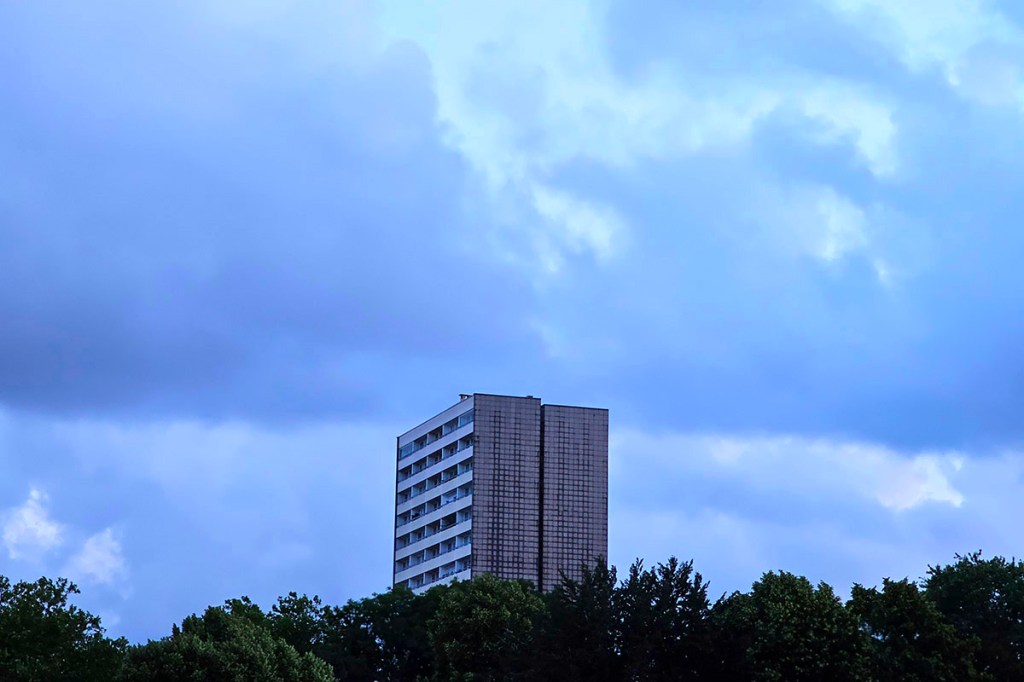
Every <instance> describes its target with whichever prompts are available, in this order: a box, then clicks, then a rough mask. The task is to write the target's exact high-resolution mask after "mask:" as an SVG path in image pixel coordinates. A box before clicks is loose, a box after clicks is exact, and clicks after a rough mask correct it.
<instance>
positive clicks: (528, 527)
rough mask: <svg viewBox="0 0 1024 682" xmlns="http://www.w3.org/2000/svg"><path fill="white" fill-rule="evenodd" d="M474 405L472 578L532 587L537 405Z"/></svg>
mask: <svg viewBox="0 0 1024 682" xmlns="http://www.w3.org/2000/svg"><path fill="white" fill-rule="evenodd" d="M473 400H474V406H475V407H474V409H475V426H474V443H473V457H474V461H475V465H474V466H475V468H474V471H473V575H480V574H482V573H490V574H492V575H495V576H497V577H499V578H504V579H511V580H514V579H525V580H530V581H532V582H534V583H535V584H536V583H537V582H538V566H539V561H540V532H539V529H540V421H541V419H540V411H541V404H540V400H539V399H537V398H516V397H510V396H495V395H487V394H482V393H477V394H475V395H474V396H473Z"/></svg>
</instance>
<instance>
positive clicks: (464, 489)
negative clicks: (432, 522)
mask: <svg viewBox="0 0 1024 682" xmlns="http://www.w3.org/2000/svg"><path fill="white" fill-rule="evenodd" d="M472 494H473V481H469V482H468V483H463V484H462V485H460V486H459V487H458V488H455V489H454V490H449V491H448V492H446V493H443V494H441V495H438V496H437V497H435V498H433V499H431V500H427V501H426V502H424V503H423V504H420V505H417V506H415V507H413V508H412V509H410V510H409V511H405V512H402V513H401V514H399V515H398V520H397V523H396V525H398V526H404V525H405V524H407V523H409V522H410V521H415V520H416V519H418V518H419V517H421V516H426V515H427V514H430V513H432V512H435V511H437V510H438V509H440V508H441V507H443V506H445V505H447V504H451V503H452V502H458V501H459V500H461V499H462V498H464V497H469V496H470V495H472Z"/></svg>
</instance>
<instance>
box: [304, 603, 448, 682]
mask: <svg viewBox="0 0 1024 682" xmlns="http://www.w3.org/2000/svg"><path fill="white" fill-rule="evenodd" d="M437 598H438V592H437V590H436V589H435V590H430V591H428V592H427V593H426V594H424V595H419V596H417V595H416V594H414V593H413V592H412V590H410V589H409V588H407V587H401V586H400V587H395V588H394V589H391V590H389V591H387V592H384V593H382V594H375V595H373V596H372V597H369V598H366V599H360V600H358V601H349V602H348V603H347V604H345V605H344V606H342V607H325V608H324V609H323V611H322V615H321V619H320V625H319V629H320V633H321V634H320V637H321V641H320V643H319V644H318V645H317V646H315V647H314V649H313V650H314V651H315V652H316V653H317V655H318V656H320V657H321V658H323V659H324V660H325V661H327V662H328V663H330V664H331V665H332V666H333V667H334V674H335V677H337V679H339V680H360V681H363V680H365V681H367V682H369V681H371V680H382V681H388V682H404V681H408V682H412V681H414V680H417V679H420V678H426V677H428V676H429V675H430V674H431V672H432V671H433V667H434V666H433V650H432V646H431V643H430V638H429V635H428V632H427V623H428V621H429V620H430V618H431V617H432V616H433V614H434V610H435V608H436V603H437Z"/></svg>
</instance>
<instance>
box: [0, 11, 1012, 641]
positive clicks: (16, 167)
mask: <svg viewBox="0 0 1024 682" xmlns="http://www.w3.org/2000/svg"><path fill="white" fill-rule="evenodd" d="M1022 26H1024V14H1022V13H1021V12H1020V10H1019V9H1018V8H1017V7H1016V6H1015V5H1013V4H1012V3H1009V2H1002V3H999V2H980V1H979V2H952V1H949V2H901V3H884V2H876V1H874V0H785V1H780V2H777V3H771V4H770V5H767V4H765V3H754V2H738V3H714V2H690V3H677V2H650V3H645V4H644V6H643V8H642V10H641V9H638V8H637V6H636V4H635V3H627V2H622V1H621V0H595V1H592V2H591V1H584V0H570V1H567V2H560V3H558V4H557V5H552V4H551V3H535V2H518V3H487V4H481V3H472V2H453V3H445V4H423V5H415V6H413V5H410V4H409V3H393V2H381V3H370V2H362V1H360V0H344V1H342V2H336V1H334V0H310V1H309V2H305V3H299V4H294V5H289V6H288V7H282V6H280V5H277V4H274V3H266V2H246V3H242V2H228V3H218V4H217V5H216V6H209V7H206V6H201V5H198V4H196V5H182V4H178V5H174V6H173V7H157V6H153V5H149V4H139V3H134V2H127V1H126V0H104V1H102V2H98V3H94V4H93V5H91V7H90V11H89V12H88V13H83V12H81V11H78V10H77V9H75V8H74V7H72V6H71V5H58V6H48V7H46V8H45V9H44V8H42V7H41V6H39V5H38V4H32V3H8V4H6V5H4V6H3V7H2V8H0V79H2V80H3V82H4V83H5V84H6V85H7V87H6V88H5V94H6V95H7V97H6V98H5V102H4V107H3V110H2V112H0V133H2V134H0V183H2V184H3V187H4V188H5V190H4V192H2V193H0V244H3V248H0V319H2V320H3V323H2V324H0V470H2V471H4V476H3V477H0V510H3V511H2V512H0V513H2V514H3V516H2V519H0V529H2V533H0V542H2V545H0V558H2V560H3V563H2V564H0V571H3V572H5V573H11V574H17V575H20V576H24V577H35V576H36V575H38V574H39V573H40V572H49V573H59V572H66V573H68V574H71V575H73V576H75V579H76V580H79V581H81V582H83V583H87V584H89V585H90V594H91V595H92V596H89V595H85V596H84V598H86V599H93V600H95V601H94V602H92V604H93V605H94V606H95V608H96V610H100V611H102V612H104V613H108V614H113V615H114V616H115V617H120V622H121V623H122V624H123V627H124V628H126V632H128V633H129V634H130V635H131V636H133V637H143V636H151V635H155V634H159V633H160V632H164V631H166V625H167V624H168V623H169V622H170V621H172V620H173V619H176V618H180V617H181V616H182V615H184V614H186V613H188V612H189V611H191V610H197V609H201V608H203V607H204V606H206V605H207V604H209V603H215V602H218V601H220V600H221V599H223V598H226V597H230V596H237V595H238V594H241V593H249V594H251V595H252V596H255V597H258V598H261V599H267V598H270V597H272V596H274V595H277V594H281V593H284V592H287V591H288V590H291V589H298V590H308V591H311V592H321V593H322V594H324V595H325V596H326V597H329V598H331V599H334V600H339V599H344V598H348V597H350V596H358V595H360V594H365V593H366V592H368V591H371V590H373V589H381V588H383V587H386V585H387V583H388V580H389V576H390V570H389V566H388V560H389V551H390V550H389V547H390V544H389V540H388V537H389V534H390V526H391V521H390V513H391V512H390V511H389V505H390V504H391V499H390V497H389V496H390V495H391V492H389V491H393V479H392V477H393V461H392V458H393V440H392V439H393V437H394V434H396V433H398V432H400V431H404V430H405V428H407V427H408V426H409V425H410V424H412V423H416V422H418V421H419V420H420V419H422V417H423V416H424V415H425V414H427V413H432V412H433V411H435V410H439V409H442V408H443V407H445V406H446V405H447V404H448V402H449V398H451V399H454V397H455V395H456V394H457V393H459V392H463V391H474V390H478V391H492V392H504V393H511V394H533V395H539V396H542V397H543V398H544V399H545V400H547V401H550V402H559V403H570V404H574V403H575V404H592V405H602V406H606V407H609V408H610V409H611V415H612V423H613V428H614V430H615V433H616V434H617V440H616V442H615V446H614V451H613V457H614V461H615V462H616V471H615V472H614V475H613V488H612V493H613V501H612V510H613V518H612V554H613V559H614V560H616V561H617V562H619V563H626V562H628V561H629V560H631V559H632V558H633V557H634V556H636V555H642V556H646V557H648V558H650V559H652V560H654V559H660V558H664V557H665V556H667V555H668V554H670V553H677V554H680V555H682V556H694V557H695V558H697V559H698V563H699V564H703V567H705V569H706V572H707V573H709V574H710V575H712V576H713V577H714V576H721V578H720V580H722V581H724V582H725V583H727V584H728V585H729V586H734V587H743V586H744V585H743V583H744V581H749V580H751V579H753V578H754V577H756V574H757V573H758V572H759V571H760V570H764V569H766V568H773V567H784V568H789V569H792V570H798V571H806V572H808V573H813V574H814V577H816V578H824V579H829V580H833V581H834V582H836V583H837V584H839V585H843V584H845V583H847V582H849V581H850V580H853V579H857V580H861V581H865V582H870V581H872V580H875V579H877V578H878V577H881V576H882V575H886V574H891V575H895V576H902V575H905V574H908V575H915V574H917V573H919V572H920V571H921V570H923V567H924V565H926V564H927V563H928V562H936V561H942V560H944V559H947V558H948V557H949V556H950V555H951V553H952V552H954V551H968V550H971V549H975V548H977V547H979V546H980V547H983V548H984V549H986V550H987V551H990V552H1006V553H1012V551H1013V548H1014V547H1015V546H1019V542H1020V535H1019V532H1018V531H1017V530H1016V529H1015V528H1013V527H1012V526H1010V525H1008V524H1007V523H1006V522H1005V521H1004V520H1003V519H1005V518H1007V515H1006V513H1005V510H1008V509H1009V510H1013V509H1016V508H1017V506H1018V505H1017V498H1018V495H1017V492H1016V491H1017V488H1018V487H1019V485H1020V484H1021V482H1022V470H1021V466H1022V465H1021V459H1020V454H1019V453H1020V452H1021V446H1020V444H1021V441H1022V440H1024V431H1022V426H1021V420H1020V418H1019V415H1020V412H1021V405H1022V402H1024V380H1022V377H1024V360H1022V359H1021V354H1020V352H1019V349H1020V347H1021V344H1022V342H1024V326H1022V324H1021V323H1020V322H1019V320H1020V319H1022V316H1021V311H1022V310H1024V274H1022V270H1021V268H1020V267H1019V263H1018V260H1019V257H1018V254H1019V253H1020V252H1021V251H1022V250H1024V233H1022V232H1021V231H1020V229H1019V227H1018V222H1019V221H1018V217H1019V215H1020V214H1021V212H1022V210H1024V204H1022V200H1021V197H1022V196H1024V193H1022V192H1021V188H1020V186H1019V185H1020V181H1019V178H1020V177H1024V162H1022V160H1021V158H1020V155H1019V154H1018V153H1017V152H1016V150H1017V149H1019V148H1020V147H1021V145H1022V144H1024V111H1022V89H1021V88H1022V86H1021V73H1024V71H1022V67H1024V31H1022ZM637 529H639V530H637Z"/></svg>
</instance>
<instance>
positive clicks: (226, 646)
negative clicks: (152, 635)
mask: <svg viewBox="0 0 1024 682" xmlns="http://www.w3.org/2000/svg"><path fill="white" fill-rule="evenodd" d="M124 679H125V682H178V681H179V680H190V681H194V682H332V681H333V679H334V676H333V675H332V674H331V668H330V666H329V665H327V664H326V663H324V662H323V661H321V660H320V659H318V658H317V657H316V656H314V655H313V654H312V653H309V652H306V653H304V654H300V653H299V652H298V651H296V650H295V647H293V646H291V645H290V644H288V643H287V642H285V641H284V640H283V639H281V638H280V637H275V636H274V635H273V634H272V633H271V631H270V627H269V621H268V619H267V617H266V614H264V613H263V612H262V611H261V610H260V609H259V607H257V606H256V605H254V604H253V603H252V602H251V601H249V600H248V599H241V600H232V601H229V602H227V603H226V605H225V606H223V607H210V608H208V609H207V610H206V611H205V612H204V613H203V615H202V616H195V615H193V616H189V617H188V618H186V619H185V620H184V621H183V622H182V624H181V627H178V626H174V628H173V630H172V633H171V635H170V636H169V637H165V638H164V639H161V640H157V641H151V642H149V643H148V644H145V645H142V646H138V647H134V648H132V649H131V650H130V651H129V655H128V664H127V665H126V668H125V675H124Z"/></svg>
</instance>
